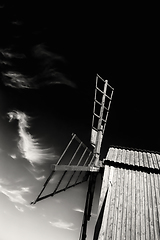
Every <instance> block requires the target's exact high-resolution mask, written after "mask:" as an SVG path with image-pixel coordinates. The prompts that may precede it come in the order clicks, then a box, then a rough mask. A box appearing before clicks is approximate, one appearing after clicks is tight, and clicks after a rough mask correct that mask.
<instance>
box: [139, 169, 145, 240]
mask: <svg viewBox="0 0 160 240" xmlns="http://www.w3.org/2000/svg"><path fill="white" fill-rule="evenodd" d="M143 174H144V173H143V172H140V202H141V203H140V204H141V205H140V208H141V240H145V239H146V234H145V233H146V229H145V192H144V176H143Z"/></svg>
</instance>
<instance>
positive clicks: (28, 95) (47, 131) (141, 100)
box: [0, 1, 160, 239]
mask: <svg viewBox="0 0 160 240" xmlns="http://www.w3.org/2000/svg"><path fill="white" fill-rule="evenodd" d="M92 4H93V3H92ZM0 11H1V13H0V17H1V20H0V23H1V28H0V31H1V32H0V36H1V37H0V61H1V62H0V63H1V64H0V66H1V75H0V102H1V104H0V105H1V107H0V114H1V118H0V121H1V122H0V124H1V136H0V144H1V146H0V149H2V153H3V154H2V155H3V156H5V154H8V155H10V156H11V158H13V159H17V162H18V161H19V160H20V159H21V157H20V156H21V155H18V154H17V151H18V150H16V149H17V141H18V140H17V139H18V133H17V131H18V127H19V125H18V121H19V120H18V116H21V117H22V115H20V114H19V115H18V114H17V115H15V118H16V119H17V120H18V121H17V120H16V121H11V122H9V121H8V120H9V119H8V117H7V116H8V115H7V114H8V113H9V112H12V111H14V110H16V111H19V112H21V113H25V114H26V116H29V117H30V118H31V127H30V129H29V133H30V134H31V136H36V139H38V140H39V142H40V143H41V144H42V146H43V148H45V149H47V148H48V149H54V151H55V153H56V155H60V154H61V152H62V150H63V149H64V147H65V146H66V144H67V142H68V141H69V139H70V136H71V133H72V132H74V133H76V134H77V135H78V137H79V138H80V139H81V140H83V141H84V143H85V144H87V145H88V146H89V143H90V133H91V121H92V111H93V99H94V89H95V79H96V74H97V73H98V74H99V75H100V76H101V77H102V78H103V79H107V80H108V81H109V84H110V85H111V86H112V87H114V89H115V91H114V95H113V101H112V104H111V109H110V113H109V118H108V122H107V125H106V132H105V136H104V139H103V145H102V154H101V157H102V158H103V157H105V156H106V153H107V150H108V147H109V146H110V145H119V146H124V147H133V148H140V149H147V150H154V151H160V143H159V135H160V132H159V131H160V130H159V122H160V115H159V98H160V97H159V81H158V80H159V71H158V60H159V53H158V36H159V34H158V26H157V25H158V24H157V13H156V11H155V8H153V9H152V8H151V7H150V6H140V5H134V6H129V5H128V6H126V5H124V6H123V5H116V4H115V5H114V6H109V5H106V4H105V5H104V6H103V5H100V4H95V5H87V4H78V3H77V4H75V5H73V4H72V5H71V4H70V5H69V4H68V2H67V3H65V4H52V3H51V4H47V3H44V2H43V3H39V5H37V4H32V5H30V4H28V5H27V4H24V3H23V2H22V1H21V4H18V3H17V4H16V3H15V2H14V3H12V4H10V5H9V4H8V5H5V4H4V5H1V8H0ZM11 114H13V113H11ZM11 117H12V115H10V118H11ZM10 120H11V119H10ZM23 130H24V129H23ZM28 136H29V135H28ZM32 150H33V149H32ZM34 150H35V149H34ZM4 152H5V153H4ZM34 153H35V152H34ZM19 154H20V153H19ZM49 154H50V153H49ZM8 155H7V156H8ZM18 156H19V157H18ZM18 158H19V159H18ZM13 159H11V160H13ZM26 159H27V157H26ZM23 160H24V159H23ZM21 162H23V161H21ZM7 164H9V163H7ZM11 164H12V165H13V163H11ZM25 164H26V163H25ZM4 166H5V165H4ZM7 166H8V165H6V168H5V169H8V167H7ZM32 170H33V169H32ZM36 170H37V169H36ZM17 171H18V170H17ZM23 171H24V169H23ZM37 172H38V170H37ZM32 173H33V172H32ZM6 174H8V173H7V172H6ZM12 174H13V173H12ZM36 177H37V176H36ZM41 177H43V176H41ZM36 179H38V177H37V178H36ZM34 180H35V179H34ZM17 181H18V180H17ZM36 181H38V180H36ZM3 182H4V181H3ZM6 182H7V181H6ZM27 183H30V182H29V181H28V180H27ZM41 184H42V182H40V185H41ZM40 185H39V187H40ZM16 187H17V186H16ZM39 187H37V189H36V190H35V192H37V193H38V189H39ZM26 189H29V188H26ZM26 189H25V188H24V186H21V193H22V194H24V193H25V192H27V191H28V190H26ZM14 191H15V190H14ZM14 191H13V189H12V192H9V190H8V188H7V189H6V188H4V186H3V188H2V190H1V192H2V193H4V194H5V195H7V196H8V197H9V199H10V200H11V201H12V202H14V201H15V200H14V201H13V193H15V192H14ZM17 191H19V192H16V193H18V194H20V190H17ZM11 193H12V196H11V195H10V194H11ZM83 194H84V193H83ZM34 197H35V195H34ZM67 199H68V197H67ZM16 200H17V198H16ZM29 200H33V199H29ZM60 201H62V199H60ZM23 203H24V202H23ZM57 203H58V200H57ZM19 204H22V201H19ZM68 204H69V200H68ZM79 206H80V205H79ZM81 207H82V206H81ZM7 208H8V206H7ZM19 209H21V208H19ZM21 210H22V209H21ZM22 212H23V211H22ZM77 212H78V210H77ZM79 212H80V211H79ZM43 215H44V214H43ZM37 216H38V215H37ZM56 216H58V215H56ZM66 216H67V213H66ZM57 218H58V217H57ZM24 219H25V218H24ZM58 219H59V220H58V222H56V223H55V224H56V227H57V226H58V227H59V226H62V227H63V228H68V229H69V228H72V224H68V225H67V223H66V222H62V220H60V217H59V218H58ZM20 221H21V219H20ZM70 221H73V220H70ZM50 224H51V222H50ZM53 224H54V223H53V220H52V224H51V225H53ZM69 230H71V229H69ZM47 231H48V227H47V228H46V232H47ZM57 236H59V235H57ZM8 239H9V238H8ZM70 239H71V238H70ZM73 239H74V237H73Z"/></svg>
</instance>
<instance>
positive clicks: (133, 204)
mask: <svg viewBox="0 0 160 240" xmlns="http://www.w3.org/2000/svg"><path fill="white" fill-rule="evenodd" d="M135 188H136V183H135V171H132V232H131V240H135V238H136V235H135V232H136V231H135V229H136V210H135V204H136V193H135V192H136V189H135Z"/></svg>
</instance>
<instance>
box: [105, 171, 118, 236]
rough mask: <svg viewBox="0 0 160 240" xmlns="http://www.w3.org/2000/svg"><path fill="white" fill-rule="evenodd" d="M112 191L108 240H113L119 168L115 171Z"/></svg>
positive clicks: (107, 232)
mask: <svg viewBox="0 0 160 240" xmlns="http://www.w3.org/2000/svg"><path fill="white" fill-rule="evenodd" d="M111 185H112V191H111V198H110V205H109V211H108V225H107V226H106V228H107V231H106V239H107V240H111V239H112V235H113V221H114V213H115V199H116V190H117V168H115V169H114V175H113V181H112V183H111Z"/></svg>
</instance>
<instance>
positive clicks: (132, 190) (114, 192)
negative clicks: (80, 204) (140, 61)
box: [31, 74, 160, 240]
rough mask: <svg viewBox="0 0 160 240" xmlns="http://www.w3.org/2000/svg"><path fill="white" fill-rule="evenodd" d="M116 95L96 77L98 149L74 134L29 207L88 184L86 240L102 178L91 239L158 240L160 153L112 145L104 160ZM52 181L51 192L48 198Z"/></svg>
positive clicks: (95, 141) (94, 129)
mask: <svg viewBox="0 0 160 240" xmlns="http://www.w3.org/2000/svg"><path fill="white" fill-rule="evenodd" d="M108 90H109V91H108ZM113 91H114V89H113V88H112V87H111V86H110V85H109V84H108V81H107V80H103V79H102V78H101V77H100V76H99V75H98V74H97V76H96V88H95V97H94V106H93V118H92V129H91V145H92V146H93V149H94V150H93V151H90V150H89V149H88V147H86V146H85V144H84V143H83V142H82V141H81V140H80V139H79V138H78V137H77V136H76V134H72V137H71V140H70V141H69V143H68V145H67V146H66V148H65V150H64V152H63V153H62V155H61V156H60V158H59V160H58V161H57V163H56V164H53V165H52V171H51V173H50V175H49V177H48V178H47V180H46V182H45V183H44V185H43V187H42V190H41V191H40V193H39V195H38V196H37V198H36V200H35V201H34V202H32V203H31V204H36V203H37V202H39V201H42V200H44V199H47V198H48V197H53V196H54V195H55V194H58V193H60V192H62V191H65V190H67V189H69V188H72V187H74V186H76V185H78V184H81V183H82V182H85V181H88V190H87V195H86V202H85V208H84V215H83V221H82V226H81V231H80V236H79V240H85V239H87V235H86V233H87V223H88V221H89V220H90V217H91V209H92V202H93V198H94V190H95V184H96V178H97V175H98V173H101V174H102V178H103V180H102V185H101V193H100V198H99V206H98V216H97V220H96V225H95V229H94V238H93V240H108V239H114V240H122V239H127V240H128V239H135V240H140V239H144V240H150V239H156V240H159V239H160V190H159V189H160V154H159V153H157V152H149V151H145V150H137V149H128V148H124V147H115V146H112V147H110V148H109V150H108V153H107V156H106V158H105V159H104V160H103V161H101V159H100V150H101V143H102V139H103V136H104V131H105V127H106V122H107V118H108V113H109V109H110V105H111V101H112V97H113ZM108 93H109V94H108ZM53 178H54V179H55V181H54V186H53V185H52V191H51V193H47V194H44V193H45V189H46V187H47V185H48V184H49V182H50V181H52V179H53ZM53 187H54V189H53Z"/></svg>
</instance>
